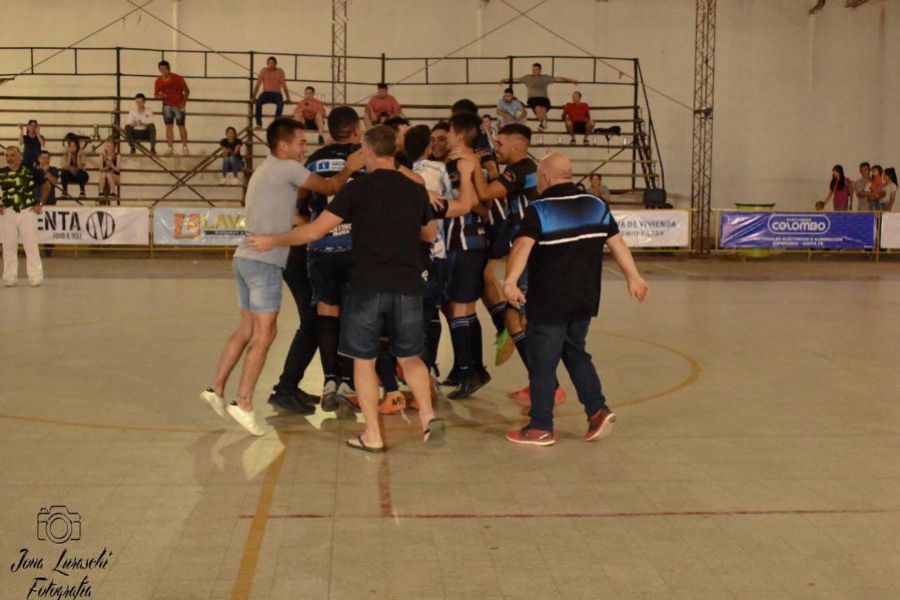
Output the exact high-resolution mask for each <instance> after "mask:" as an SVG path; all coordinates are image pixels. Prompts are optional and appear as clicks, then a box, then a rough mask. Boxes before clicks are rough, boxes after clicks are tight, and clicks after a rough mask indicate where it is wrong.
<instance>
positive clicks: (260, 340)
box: [237, 312, 278, 410]
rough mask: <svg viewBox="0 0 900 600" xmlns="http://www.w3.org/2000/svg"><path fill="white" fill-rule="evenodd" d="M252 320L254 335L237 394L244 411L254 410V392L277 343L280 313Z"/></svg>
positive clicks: (255, 317)
mask: <svg viewBox="0 0 900 600" xmlns="http://www.w3.org/2000/svg"><path fill="white" fill-rule="evenodd" d="M251 318H252V319H253V334H252V335H251V336H250V342H249V344H247V356H246V357H244V368H243V370H242V371H241V379H240V381H239V382H238V393H237V403H238V406H240V407H241V408H243V409H244V410H251V409H252V408H253V390H254V389H255V388H256V382H257V381H258V380H259V374H260V373H261V372H262V368H263V365H265V364H266V355H267V354H268V353H269V347H270V346H271V345H272V342H273V341H275V334H276V333H277V326H276V323H277V320H278V313H277V312H270V313H261V314H256V315H251Z"/></svg>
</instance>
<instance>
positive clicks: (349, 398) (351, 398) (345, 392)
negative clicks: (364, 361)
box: [335, 382, 359, 412]
mask: <svg viewBox="0 0 900 600" xmlns="http://www.w3.org/2000/svg"><path fill="white" fill-rule="evenodd" d="M335 397H336V399H337V401H338V405H343V407H344V408H346V409H349V410H351V411H353V412H357V411H359V404H358V402H359V401H358V400H357V399H356V390H354V389H353V388H352V387H350V386H349V385H348V384H346V383H344V382H341V384H340V385H339V386H338V388H337V393H336V394H335Z"/></svg>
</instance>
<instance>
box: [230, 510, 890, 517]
mask: <svg viewBox="0 0 900 600" xmlns="http://www.w3.org/2000/svg"><path fill="white" fill-rule="evenodd" d="M895 513H900V507H898V508H797V509H794V508H786V509H779V508H773V509H738V510H682V511H678V510H671V511H667V510H661V511H646V512H573V513H434V514H428V513H409V514H394V515H392V518H395V519H398V520H403V519H445V520H455V519H460V520H464V519H619V518H647V517H732V516H737V517H742V516H748V517H752V516H773V515H774V516H777V515H856V514H860V515H867V514H895ZM253 516H254V515H239V516H238V518H239V519H251V518H253ZM382 517H384V515H336V514H330V515H329V514H313V513H291V514H283V515H269V518H270V519H335V518H361V519H365V518H382Z"/></svg>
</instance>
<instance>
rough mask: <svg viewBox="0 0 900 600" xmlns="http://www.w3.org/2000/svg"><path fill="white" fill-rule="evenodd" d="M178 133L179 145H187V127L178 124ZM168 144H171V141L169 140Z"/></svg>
mask: <svg viewBox="0 0 900 600" xmlns="http://www.w3.org/2000/svg"><path fill="white" fill-rule="evenodd" d="M178 135H180V136H181V145H182V146H187V142H188V139H187V127H185V126H184V125H179V126H178ZM170 145H171V142H170Z"/></svg>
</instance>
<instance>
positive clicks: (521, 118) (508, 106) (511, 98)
mask: <svg viewBox="0 0 900 600" xmlns="http://www.w3.org/2000/svg"><path fill="white" fill-rule="evenodd" d="M497 118H498V119H499V121H500V129H502V128H504V127H506V126H507V125H509V124H510V123H519V124H521V125H525V122H526V121H527V120H528V109H527V108H525V105H524V104H522V101H521V100H519V99H518V98H516V96H515V94H514V93H513V89H512V88H506V89H505V90H503V97H502V98H500V100H499V101H498V102H497Z"/></svg>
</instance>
